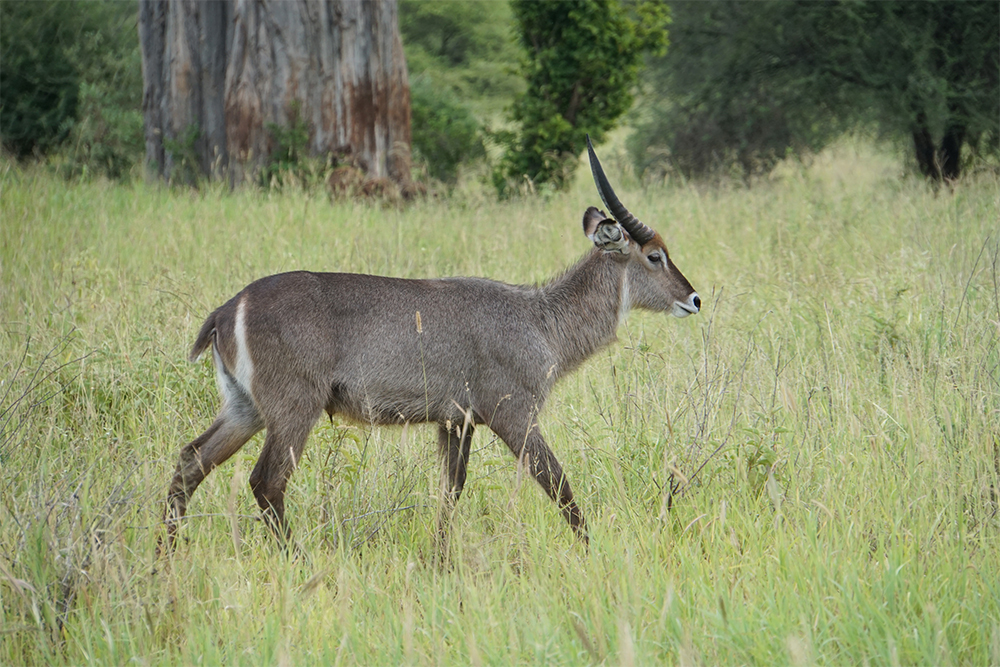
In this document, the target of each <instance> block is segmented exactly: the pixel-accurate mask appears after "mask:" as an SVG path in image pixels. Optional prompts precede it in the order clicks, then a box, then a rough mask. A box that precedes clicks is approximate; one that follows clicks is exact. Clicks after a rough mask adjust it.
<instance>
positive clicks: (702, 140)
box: [630, 0, 1000, 179]
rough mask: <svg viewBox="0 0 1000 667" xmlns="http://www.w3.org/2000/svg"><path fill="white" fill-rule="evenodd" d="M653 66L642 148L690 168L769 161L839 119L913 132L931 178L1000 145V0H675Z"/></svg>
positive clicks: (810, 144)
mask: <svg viewBox="0 0 1000 667" xmlns="http://www.w3.org/2000/svg"><path fill="white" fill-rule="evenodd" d="M672 8H673V19H674V24H673V26H672V28H671V36H672V45H671V50H670V53H668V54H667V55H666V56H665V57H663V58H660V59H658V60H656V61H654V62H653V63H652V64H651V67H650V69H649V70H648V72H647V76H646V84H647V87H648V88H649V89H650V94H649V95H648V97H647V104H646V106H645V109H644V110H643V115H642V121H641V122H640V128H639V131H638V132H637V134H636V135H635V136H634V137H633V139H632V140H631V142H630V145H631V148H632V150H633V152H634V154H635V157H636V159H637V162H638V163H639V165H640V166H641V167H649V166H651V165H654V164H656V162H657V160H662V159H663V158H664V156H665V158H666V160H665V162H666V163H667V164H669V165H670V166H671V167H672V168H675V169H678V170H679V171H681V172H682V173H684V174H687V175H699V174H704V173H706V172H710V171H712V170H714V169H717V168H719V167H720V166H722V167H725V166H736V168H737V169H738V170H739V171H740V172H741V173H743V174H744V175H746V176H749V175H752V174H753V173H757V172H766V171H767V170H769V169H770V168H771V167H772V166H773V165H774V164H775V163H776V162H777V160H779V159H781V158H782V157H784V156H785V155H788V154H790V153H798V152H802V151H809V150H818V149H819V148H821V147H822V146H823V145H825V143H826V142H828V141H829V140H830V139H831V138H832V137H834V136H836V135H837V134H838V133H839V132H841V131H842V130H843V129H844V128H847V127H851V126H855V125H857V124H870V123H873V122H874V123H876V124H877V126H878V127H879V128H880V129H881V131H882V132H883V133H884V134H887V135H891V136H895V137H899V138H903V137H906V138H907V139H908V140H909V141H911V142H912V145H913V146H914V149H915V151H914V152H915V156H916V162H917V165H918V167H919V169H920V171H921V173H923V174H924V175H926V176H928V177H929V178H932V179H941V178H946V179H952V178H956V177H957V176H958V175H959V174H960V172H961V166H962V159H963V152H962V148H963V146H964V147H966V151H965V154H966V155H972V154H981V153H982V152H984V151H989V152H992V153H994V154H995V153H997V152H998V150H1000V143H998V141H1000V126H998V125H1000V84H998V79H997V77H998V74H997V73H998V69H1000V68H998V60H1000V3H997V2H995V1H992V0H989V1H983V0H968V1H964V2H955V1H937V2H935V1H929V2H875V1H866V0H851V1H840V2H807V1H803V0H768V1H759V2H748V1H738V2H726V3H708V2H690V1H683V2H676V3H673V4H672Z"/></svg>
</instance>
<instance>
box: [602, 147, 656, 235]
mask: <svg viewBox="0 0 1000 667" xmlns="http://www.w3.org/2000/svg"><path fill="white" fill-rule="evenodd" d="M587 152H588V153H589V154H590V171H591V172H592V173H593V174H594V184H595V185H597V193H598V194H599V195H601V201H603V202H604V205H605V206H607V207H608V210H609V211H611V215H612V216H614V219H615V220H617V221H618V224H620V225H621V226H622V227H624V228H625V231H626V232H628V233H629V236H631V237H632V238H634V239H635V240H636V242H637V243H638V244H639V245H646V244H647V243H649V242H650V241H651V240H653V237H654V236H656V232H654V231H653V230H652V229H650V228H649V227H647V226H646V225H644V224H642V223H641V222H639V220H638V219H637V218H636V217H635V216H634V215H632V214H631V213H629V212H628V209H627V208H625V207H624V206H622V203H621V202H620V201H618V197H617V196H615V191H614V190H612V189H611V184H610V183H608V177H607V176H605V175H604V169H602V168H601V161H600V160H598V159H597V153H595V152H594V145H593V144H592V143H590V135H589V134H588V135H587Z"/></svg>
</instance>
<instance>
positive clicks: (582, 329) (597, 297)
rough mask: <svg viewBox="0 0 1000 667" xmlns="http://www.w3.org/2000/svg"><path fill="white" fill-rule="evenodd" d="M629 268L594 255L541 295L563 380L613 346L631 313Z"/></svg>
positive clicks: (612, 260) (543, 313)
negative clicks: (575, 369) (600, 351)
mask: <svg viewBox="0 0 1000 667" xmlns="http://www.w3.org/2000/svg"><path fill="white" fill-rule="evenodd" d="M626 267H627V264H626V263H625V262H620V261H616V259H615V258H614V257H612V256H610V255H608V254H606V253H602V252H600V251H593V252H591V253H590V254H589V255H587V256H586V257H584V258H583V259H581V260H580V261H579V262H578V263H577V264H576V265H575V266H573V267H572V268H571V269H569V270H568V271H567V272H566V273H564V274H563V275H561V276H559V277H558V278H556V279H555V280H553V281H552V282H550V283H547V284H546V285H543V286H542V287H541V288H540V289H539V292H540V297H541V298H540V301H541V309H542V317H543V320H544V322H545V330H546V335H547V337H548V339H549V344H550V345H551V346H552V349H553V350H554V351H555V352H556V354H557V356H558V370H557V373H558V374H559V375H563V374H564V373H568V372H570V371H572V370H573V369H574V368H576V367H577V366H579V365H580V364H582V363H583V362H584V360H586V359H587V357H589V356H590V355H592V354H594V353H595V352H597V350H599V349H601V348H602V347H604V346H605V345H607V344H608V343H611V342H612V341H614V340H615V338H616V336H615V332H616V330H617V329H618V325H619V323H620V322H621V321H622V320H623V319H624V317H625V315H626V314H627V313H628V309H629V305H630V299H629V293H628V281H627V271H626Z"/></svg>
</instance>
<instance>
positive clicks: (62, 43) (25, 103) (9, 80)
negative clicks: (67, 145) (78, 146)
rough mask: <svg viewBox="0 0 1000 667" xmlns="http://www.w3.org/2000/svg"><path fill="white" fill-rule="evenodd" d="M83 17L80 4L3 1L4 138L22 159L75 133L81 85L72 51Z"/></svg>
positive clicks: (0, 89)
mask: <svg viewBox="0 0 1000 667" xmlns="http://www.w3.org/2000/svg"><path fill="white" fill-rule="evenodd" d="M79 17H80V10H79V6H78V5H77V4H76V3H72V4H69V3H61V2H55V1H54V0H49V1H38V2H24V1H18V0H5V1H4V2H0V62H2V63H3V66H2V67H0V137H2V140H3V146H4V148H5V149H7V150H8V151H10V152H12V153H13V154H14V155H16V156H17V157H18V158H26V157H28V156H31V155H41V154H43V153H45V152H47V151H48V150H50V149H51V148H52V147H53V146H55V145H57V144H59V143H60V142H61V141H63V140H64V139H65V138H66V137H67V136H68V134H69V129H70V127H71V126H72V123H73V120H74V118H75V117H76V110H77V102H78V95H79V87H80V81H79V73H78V70H77V67H76V66H75V64H74V63H73V62H72V61H71V60H70V58H69V53H68V47H69V46H70V44H71V43H72V34H71V33H72V24H73V23H74V22H77V21H79Z"/></svg>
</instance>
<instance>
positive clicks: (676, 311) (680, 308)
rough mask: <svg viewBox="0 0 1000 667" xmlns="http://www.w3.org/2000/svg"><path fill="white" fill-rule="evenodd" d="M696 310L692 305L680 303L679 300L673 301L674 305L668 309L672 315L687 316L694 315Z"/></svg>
mask: <svg viewBox="0 0 1000 667" xmlns="http://www.w3.org/2000/svg"><path fill="white" fill-rule="evenodd" d="M697 312H698V309H697V308H695V307H694V306H691V305H688V304H686V303H681V302H680V301H674V305H673V307H672V308H671V309H670V314H671V315H673V316H674V317H687V316H688V315H694V314H695V313H697Z"/></svg>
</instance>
